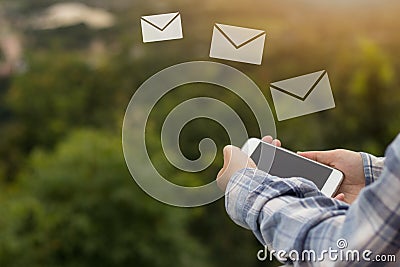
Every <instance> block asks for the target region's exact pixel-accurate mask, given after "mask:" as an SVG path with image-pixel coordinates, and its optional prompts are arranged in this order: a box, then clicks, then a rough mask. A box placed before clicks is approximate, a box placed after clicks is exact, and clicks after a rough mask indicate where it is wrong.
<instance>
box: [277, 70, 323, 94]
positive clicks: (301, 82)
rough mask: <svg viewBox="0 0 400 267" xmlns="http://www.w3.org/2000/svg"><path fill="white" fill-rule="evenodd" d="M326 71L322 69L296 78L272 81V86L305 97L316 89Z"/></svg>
mask: <svg viewBox="0 0 400 267" xmlns="http://www.w3.org/2000/svg"><path fill="white" fill-rule="evenodd" d="M325 73H326V71H325V70H322V71H317V72H314V73H310V74H306V75H302V76H298V77H296V78H290V79H286V80H282V81H279V82H275V83H271V87H273V88H275V89H278V90H280V91H283V92H287V93H289V94H292V95H294V96H297V97H298V98H302V99H304V98H305V97H306V96H307V95H308V94H309V93H310V91H312V89H314V87H315V86H316V85H317V84H318V82H319V81H320V80H321V79H322V77H323V76H324V75H325Z"/></svg>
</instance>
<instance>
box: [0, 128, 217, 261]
mask: <svg viewBox="0 0 400 267" xmlns="http://www.w3.org/2000/svg"><path fill="white" fill-rule="evenodd" d="M28 162H29V163H28V167H26V168H25V170H24V171H23V173H22V174H21V177H20V179H19V183H18V186H16V187H15V188H14V189H13V190H11V192H10V193H9V195H8V197H7V200H4V199H3V203H2V205H1V208H0V214H1V218H0V236H1V238H0V266H33V267H34V266H151V267H157V266H160V267H161V266H162V267H164V266H199V267H200V266H201V267H205V266H211V265H210V264H209V263H208V262H207V253H208V252H207V251H208V248H207V247H201V246H200V245H199V243H198V242H197V241H196V240H194V239H193V238H192V237H191V236H189V235H188V232H187V230H186V229H187V222H188V215H189V213H187V212H186V213H185V212H184V211H185V210H182V209H178V208H172V207H168V206H165V205H163V204H160V203H159V202H156V201H155V200H152V199H151V198H150V197H149V196H147V195H146V194H145V193H144V192H142V191H141V190H140V189H139V188H138V187H137V186H136V184H135V183H134V182H133V181H132V178H131V177H130V175H129V173H128V171H127V169H126V167H125V163H124V160H123V157H122V153H121V144H120V138H119V137H118V136H113V135H110V134H106V133H101V132H99V131H92V130H79V131H75V132H74V133H72V134H71V135H69V137H68V138H67V139H66V140H65V141H64V142H62V143H61V144H60V145H58V146H57V147H56V148H55V150H54V151H53V152H44V151H41V150H36V151H35V152H34V153H33V154H32V156H31V157H30V159H29V161H28Z"/></svg>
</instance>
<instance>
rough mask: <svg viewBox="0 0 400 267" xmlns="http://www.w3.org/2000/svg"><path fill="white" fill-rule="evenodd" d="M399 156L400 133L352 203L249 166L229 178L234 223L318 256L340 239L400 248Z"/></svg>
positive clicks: (361, 246)
mask: <svg viewBox="0 0 400 267" xmlns="http://www.w3.org/2000/svg"><path fill="white" fill-rule="evenodd" d="M399 158H400V136H399V137H398V138H397V139H396V140H395V142H394V143H393V144H392V146H391V148H390V149H389V150H388V152H387V158H386V161H385V164H386V167H385V169H384V171H383V172H382V175H381V177H380V179H379V181H377V182H375V183H374V184H373V185H371V186H369V187H367V188H365V189H364V190H363V191H362V192H361V193H360V196H359V198H358V199H357V201H356V202H354V203H353V204H352V205H351V206H349V205H347V204H345V203H344V202H341V201H338V200H335V199H331V198H328V197H325V196H323V195H322V194H321V193H319V191H318V190H317V188H316V187H315V185H313V184H312V183H311V182H309V181H306V180H304V179H296V178H291V179H279V178H276V177H272V176H269V175H267V174H266V173H264V172H261V171H254V170H251V169H246V170H243V171H241V172H240V173H236V175H235V176H234V177H233V178H232V179H231V181H230V183H229V185H228V188H227V197H226V208H227V211H228V213H229V215H230V216H231V218H232V219H233V220H234V221H235V222H237V223H238V224H240V225H242V226H244V227H246V228H249V229H251V230H252V231H253V232H254V234H255V235H256V237H257V238H258V239H259V240H260V242H261V243H263V244H264V245H267V246H268V247H269V248H270V249H274V250H276V251H278V250H283V251H286V252H290V251H291V250H295V251H297V252H299V253H301V252H302V251H303V250H313V251H315V253H317V255H320V254H321V253H322V252H323V250H327V249H329V248H332V249H338V247H337V245H336V242H337V241H338V240H339V239H345V240H347V243H348V247H347V249H354V250H367V249H368V250H371V251H372V252H373V253H375V254H378V253H385V252H386V253H387V252H393V251H394V250H396V249H397V251H398V250H399V247H400V233H399V231H398V226H399V225H400V204H399V199H398V196H399V195H400V160H399ZM242 174H243V175H242ZM314 264H315V265H316V266H318V263H317V262H316V263H314Z"/></svg>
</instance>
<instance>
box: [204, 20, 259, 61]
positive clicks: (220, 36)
mask: <svg viewBox="0 0 400 267" xmlns="http://www.w3.org/2000/svg"><path fill="white" fill-rule="evenodd" d="M265 36H266V34H265V31H261V30H254V29H248V28H242V27H236V26H230V25H223V24H215V25H214V30H213V36H212V41H211V49H210V57H212V58H219V59H226V60H232V61H238V62H244V63H250V64H256V65H261V61H262V57H263V51H264V43H265Z"/></svg>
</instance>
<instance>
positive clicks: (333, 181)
mask: <svg viewBox="0 0 400 267" xmlns="http://www.w3.org/2000/svg"><path fill="white" fill-rule="evenodd" d="M261 142H262V143H264V144H267V145H269V146H272V147H274V148H276V149H280V150H282V151H285V152H287V153H290V154H293V155H296V156H297V157H301V158H303V159H305V160H308V161H310V162H312V163H314V164H317V165H321V166H323V167H325V168H328V169H331V170H332V172H331V174H330V175H329V177H328V179H326V181H325V183H324V186H323V187H322V189H321V192H322V193H323V194H324V195H326V196H328V197H332V196H333V195H334V194H335V193H336V192H337V190H338V189H339V186H340V184H341V183H342V181H343V173H342V172H341V171H339V170H337V169H334V168H332V167H329V166H326V165H324V164H321V163H319V162H317V161H314V160H311V159H308V158H306V157H303V156H300V155H299V154H297V153H294V152H293V151H290V150H287V149H284V148H282V147H277V146H274V145H272V144H269V143H266V142H264V141H262V140H261V139H258V138H250V139H249V140H247V141H246V143H245V144H244V145H243V147H242V151H243V152H244V153H246V154H247V155H248V156H249V157H250V156H251V155H252V154H253V152H254V150H255V149H256V148H257V146H258V144H259V143H261Z"/></svg>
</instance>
